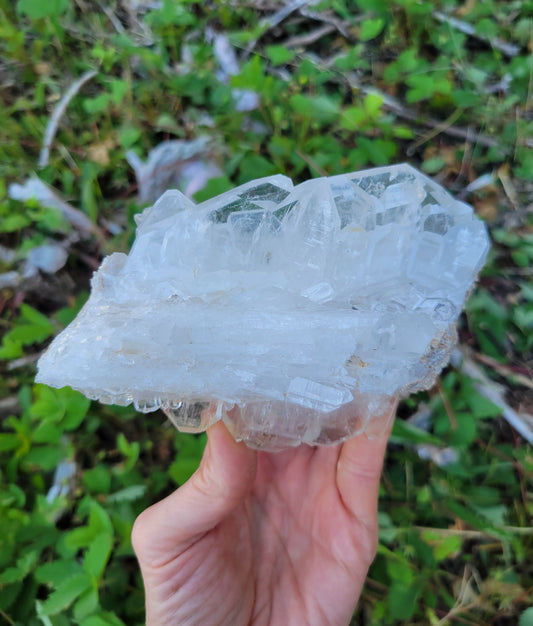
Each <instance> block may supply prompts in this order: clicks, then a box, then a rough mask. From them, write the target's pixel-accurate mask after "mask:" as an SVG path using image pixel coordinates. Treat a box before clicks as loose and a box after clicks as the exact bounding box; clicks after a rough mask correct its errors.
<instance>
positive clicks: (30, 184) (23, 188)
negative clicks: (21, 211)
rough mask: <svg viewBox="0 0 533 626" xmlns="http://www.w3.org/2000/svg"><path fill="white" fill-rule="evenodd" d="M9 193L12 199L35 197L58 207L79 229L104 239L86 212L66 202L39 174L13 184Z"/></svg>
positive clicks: (42, 203) (43, 203)
mask: <svg viewBox="0 0 533 626" xmlns="http://www.w3.org/2000/svg"><path fill="white" fill-rule="evenodd" d="M8 195H9V197H10V198H11V199H13V200H20V201H21V202H26V201H27V200H31V199H35V200H37V202H38V203H39V204H40V205H41V206H44V207H47V208H51V209H57V210H59V211H61V213H62V214H63V215H64V216H65V218H66V219H67V221H68V222H70V223H71V224H72V226H73V227H74V228H76V229H77V230H78V231H80V232H82V233H84V234H85V235H89V234H94V235H96V236H97V237H98V238H99V239H100V240H101V241H103V240H104V236H103V234H102V232H101V230H100V229H99V228H98V226H96V224H93V223H92V221H91V220H90V219H89V217H87V215H85V213H83V212H82V211H80V210H79V209H76V208H74V207H73V206H71V205H70V204H69V203H68V202H65V200H63V198H62V197H61V196H60V195H59V193H58V192H57V191H56V190H55V189H54V188H53V187H50V185H47V184H46V183H45V182H43V181H42V180H41V179H40V178H39V177H37V176H31V177H30V178H28V179H27V180H26V181H25V182H24V184H23V185H19V184H18V183H13V184H11V185H10V186H9V189H8Z"/></svg>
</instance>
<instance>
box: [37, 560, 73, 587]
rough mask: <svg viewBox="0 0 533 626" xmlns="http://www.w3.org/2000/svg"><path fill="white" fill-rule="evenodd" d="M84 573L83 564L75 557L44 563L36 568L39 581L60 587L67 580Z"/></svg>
mask: <svg viewBox="0 0 533 626" xmlns="http://www.w3.org/2000/svg"><path fill="white" fill-rule="evenodd" d="M80 573H82V567H81V565H80V564H79V563H78V562H77V561H75V560H74V559H59V560H57V561H51V562H50V563H44V564H43V565H40V566H39V567H38V568H37V569H36V570H35V578H36V580H37V582H40V583H48V584H51V585H53V586H54V587H59V586H60V585H62V584H63V583H64V582H65V581H66V580H68V579H69V578H72V577H73V576H76V575H77V574H80Z"/></svg>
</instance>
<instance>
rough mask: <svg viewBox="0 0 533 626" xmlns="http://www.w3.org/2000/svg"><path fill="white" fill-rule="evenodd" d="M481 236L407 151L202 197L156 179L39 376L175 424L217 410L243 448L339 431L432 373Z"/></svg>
mask: <svg viewBox="0 0 533 626" xmlns="http://www.w3.org/2000/svg"><path fill="white" fill-rule="evenodd" d="M488 248H489V240H488V237H487V232H486V229H485V226H484V224H483V223H482V222H481V221H480V220H478V219H477V218H476V217H475V216H474V215H473V211H472V208H471V207H470V206H468V205H466V204H463V203H461V202H458V201H456V200H454V199H453V198H452V197H451V196H450V195H449V194H448V193H447V192H446V191H445V190H444V189H443V188H442V187H440V186H439V185H438V184H436V183H435V182H433V181H432V180H431V179H429V178H427V177H426V176H424V175H422V174H420V173H419V172H418V171H416V170H415V169H413V168H412V167H410V166H408V165H395V166H390V167H383V168H379V169H373V170H367V171H363V172H358V173H353V174H346V175H340V176H333V177H331V178H318V179H314V180H309V181H307V182H305V183H302V184H301V185H297V186H296V187H294V186H293V184H292V182H291V181H290V180H289V179H288V178H286V177H284V176H281V175H277V176H270V177H268V178H263V179H259V180H255V181H252V182H250V183H247V184H245V185H242V186H241V187H238V188H236V189H234V190H232V191H228V192H226V193H224V194H222V195H220V196H217V197H216V198H213V199H212V200H208V201H206V202H203V203H201V204H199V205H195V204H194V203H193V202H192V201H191V200H189V199H188V198H186V197H185V196H184V195H183V194H181V193H180V192H179V191H167V192H166V193H165V194H164V195H163V196H162V197H161V198H160V199H159V200H158V201H157V202H156V203H155V205H154V206H153V207H151V208H150V209H147V210H146V211H144V213H143V214H142V215H141V216H140V218H139V219H138V227H137V236H136V240H135V243H134V245H133V248H132V250H131V252H130V254H129V255H125V254H120V253H117V254H112V255H111V256H109V257H107V258H106V259H105V260H104V262H103V264H102V266H101V267H100V269H99V270H98V272H97V273H96V274H95V275H94V277H93V280H92V294H91V297H90V299H89V301H88V302H87V304H86V305H85V307H84V308H83V310H82V311H81V312H80V314H79V315H78V317H77V318H76V319H75V320H74V322H73V323H72V324H71V325H70V326H69V327H68V328H67V329H66V330H65V331H64V332H62V333H61V334H60V335H59V336H58V337H57V338H56V339H55V340H54V342H53V343H52V345H51V346H50V348H49V350H48V352H47V353H46V354H45V355H44V356H43V357H42V358H41V360H40V361H39V374H38V377H37V380H38V381H40V382H43V383H47V384H49V385H53V386H56V387H62V386H64V385H70V386H72V387H74V388H75V389H78V390H80V391H82V392H83V393H84V394H85V395H87V396H88V397H90V398H93V399H97V400H100V401H101V402H105V403H115V404H122V405H126V404H130V403H132V402H133V403H134V405H135V407H136V408H137V409H138V410H140V411H145V412H148V411H154V410H156V409H158V408H160V407H161V408H162V409H163V410H164V411H165V412H166V414H167V415H168V416H169V417H170V419H172V421H173V422H174V423H175V424H176V425H177V427H178V428H180V429H182V430H186V431H189V432H198V431H202V430H204V429H205V428H206V427H207V426H208V425H209V424H211V423H213V422H214V421H216V420H217V419H220V418H221V419H223V420H224V421H225V423H226V424H227V426H228V428H229V429H230V431H231V432H232V433H233V435H234V437H235V438H236V439H242V440H244V441H246V443H247V444H248V445H250V446H253V447H261V448H266V449H270V450H276V449H282V448H285V447H289V446H294V445H298V444H299V443H301V442H305V443H309V444H332V443H337V442H339V441H342V440H344V439H346V438H348V437H350V436H352V435H355V434H357V433H359V432H361V431H363V430H366V431H367V432H369V431H372V430H376V428H383V427H384V423H385V422H387V420H388V418H389V417H390V415H391V413H392V410H393V407H394V403H395V398H396V397H397V396H402V395H407V394H409V393H411V392H413V391H418V390H421V389H426V388H428V387H430V386H431V385H432V384H433V382H434V380H435V377H436V375H437V374H438V373H439V371H440V370H441V368H442V367H443V366H444V365H445V364H446V363H447V361H448V357H449V354H450V351H451V349H452V347H453V345H454V342H455V336H456V332H455V323H456V321H457V317H458V315H459V313H460V311H461V308H462V305H463V303H464V300H465V297H466V295H467V293H468V291H469V289H470V288H471V286H472V284H473V281H474V280H475V277H476V275H477V273H478V271H479V270H480V268H481V267H482V265H483V262H484V259H485V256H486V254H487V251H488ZM207 407H209V410H207ZM380 415H381V416H382V417H381V418H379V417H378V418H376V417H375V416H380Z"/></svg>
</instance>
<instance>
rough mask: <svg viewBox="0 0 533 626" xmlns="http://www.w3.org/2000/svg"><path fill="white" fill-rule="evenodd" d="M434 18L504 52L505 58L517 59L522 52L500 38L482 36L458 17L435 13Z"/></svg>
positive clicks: (440, 12)
mask: <svg viewBox="0 0 533 626" xmlns="http://www.w3.org/2000/svg"><path fill="white" fill-rule="evenodd" d="M433 17H434V18H435V19H436V20H438V21H439V22H444V23H445V24H448V25H449V26H451V27H452V28H455V29H456V30H458V31H460V32H461V33H464V34H465V35H469V36H470V37H475V38H476V39H479V40H480V41H483V42H484V43H486V44H488V45H489V46H492V47H493V48H495V49H496V50H499V51H500V52H503V54H505V56H508V57H515V56H516V55H517V54H518V53H519V52H520V47H519V46H515V45H514V44H512V43H508V42H507V41H504V40H503V39H499V38H498V37H495V38H491V37H488V36H486V35H481V34H479V33H477V32H476V29H475V28H474V26H472V24H469V23H468V22H463V21H462V20H458V19H457V18H456V17H452V16H451V15H446V13H442V11H434V12H433Z"/></svg>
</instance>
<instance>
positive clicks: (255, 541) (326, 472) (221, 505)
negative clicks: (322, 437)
mask: <svg viewBox="0 0 533 626" xmlns="http://www.w3.org/2000/svg"><path fill="white" fill-rule="evenodd" d="M387 438H388V433H386V434H384V435H382V436H380V437H377V438H375V439H373V440H368V439H367V437H366V436H364V435H362V436H357V437H354V438H352V439H349V440H348V441H346V442H345V443H343V444H340V445H337V446H334V447H316V448H313V447H309V446H307V445H301V446H299V447H297V448H294V449H290V450H286V451H284V452H279V453H268V452H257V451H254V450H251V449H249V448H248V447H246V446H245V445H244V444H243V443H236V442H235V441H234V439H233V438H232V437H231V435H230V434H229V433H228V431H227V430H226V427H225V426H224V424H223V423H222V422H218V423H217V424H215V425H214V426H212V427H211V428H210V429H209V430H208V442H207V445H206V449H205V452H204V456H203V458H202V462H201V464H200V467H199V469H198V470H197V471H196V473H195V474H194V475H193V476H192V477H191V478H190V479H189V481H188V482H187V483H185V484H184V485H183V486H182V487H180V488H179V489H178V490H177V491H175V492H174V493H173V494H171V495H170V496H168V497H167V498H165V499H164V500H162V501H161V502H159V503H157V504H155V505H153V506H152V507H150V508H149V509H147V510H146V511H144V512H143V513H142V514H141V515H140V516H139V518H138V519H137V520H136V522H135V525H134V528H133V533H132V542H133V547H134V549H135V552H136V554H137V558H138V560H139V564H140V567H141V572H142V576H143V580H144V585H145V594H146V623H147V625H148V626H163V625H164V626H170V625H177V624H180V625H182V624H188V625H194V624H201V625H203V626H206V625H207V626H218V625H223V624H224V625H226V624H227V625H230V626H239V625H241V624H242V625H245V624H255V625H262V624H274V625H281V624H283V625H284V626H285V625H298V626H301V625H304V624H305V625H314V624H317V625H318V624H320V625H323V624H328V625H329V624H332V625H346V624H348V623H349V622H350V619H351V616H352V614H353V612H354V610H355V606H356V603H357V600H358V599H359V595H360V593H361V589H362V586H363V583H364V581H365V578H366V574H367V571H368V568H369V566H370V564H371V562H372V560H373V558H374V556H375V552H376V549H377V532H378V526H377V501H378V489H379V480H380V474H381V467H382V464H383V457H384V454H385V449H386V444H387Z"/></svg>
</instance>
